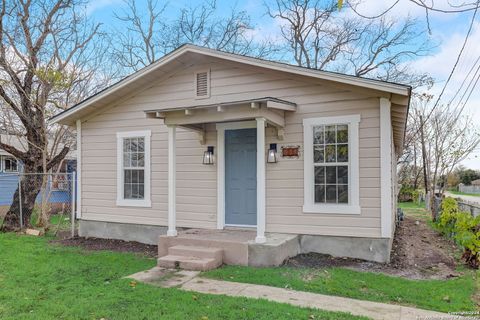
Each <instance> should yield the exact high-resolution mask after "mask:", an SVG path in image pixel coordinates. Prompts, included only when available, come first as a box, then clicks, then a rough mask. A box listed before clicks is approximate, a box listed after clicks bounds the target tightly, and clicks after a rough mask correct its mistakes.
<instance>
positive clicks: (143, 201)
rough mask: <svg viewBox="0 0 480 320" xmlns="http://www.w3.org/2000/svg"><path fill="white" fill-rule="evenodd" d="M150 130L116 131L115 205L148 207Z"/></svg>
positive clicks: (149, 202)
mask: <svg viewBox="0 0 480 320" xmlns="http://www.w3.org/2000/svg"><path fill="white" fill-rule="evenodd" d="M150 137H151V131H150V130H145V131H130V132H118V133H117V205H118V206H134V207H150V206H151V205H152V204H151V200H150V180H151V177H150Z"/></svg>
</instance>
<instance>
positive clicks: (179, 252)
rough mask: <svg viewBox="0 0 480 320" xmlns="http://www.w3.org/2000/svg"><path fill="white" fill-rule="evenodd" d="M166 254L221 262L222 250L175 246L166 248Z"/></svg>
mask: <svg viewBox="0 0 480 320" xmlns="http://www.w3.org/2000/svg"><path fill="white" fill-rule="evenodd" d="M168 254H169V255H172V256H185V257H195V258H207V259H216V260H220V261H222V260H223V259H222V258H223V250H222V249H220V248H210V247H200V246H185V245H177V246H173V247H170V248H168Z"/></svg>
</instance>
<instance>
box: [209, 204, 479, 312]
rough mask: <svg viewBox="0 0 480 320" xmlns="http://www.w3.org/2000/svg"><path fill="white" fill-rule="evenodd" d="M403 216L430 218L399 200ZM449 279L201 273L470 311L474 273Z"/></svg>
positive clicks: (342, 272)
mask: <svg viewBox="0 0 480 320" xmlns="http://www.w3.org/2000/svg"><path fill="white" fill-rule="evenodd" d="M399 207H400V208H402V209H403V210H404V212H405V214H406V215H408V216H410V217H412V216H413V217H415V218H417V219H425V220H426V221H427V222H428V221H430V220H431V218H430V215H429V214H428V212H427V211H426V210H425V204H424V203H420V204H417V203H413V202H404V203H399ZM462 271H464V273H465V274H464V275H463V276H462V277H459V278H455V279H451V280H409V279H404V278H400V277H393V276H387V275H383V274H378V273H369V272H360V271H353V270H349V269H344V268H325V269H313V268H289V267H281V268H250V267H237V266H225V267H223V268H220V269H217V270H212V271H209V272H206V273H203V276H205V277H208V278H214V279H223V280H228V281H236V282H245V283H254V284H263V285H269V286H274V287H281V288H285V287H286V288H292V289H295V290H300V291H309V292H316V293H322V294H328V295H336V296H343V297H350V298H356V299H362V300H370V301H378V302H386V303H394V304H402V305H407V306H414V307H418V308H422V309H429V310H436V311H442V312H449V311H473V310H476V304H475V302H474V301H473V295H474V294H475V291H476V287H477V286H476V284H475V282H476V281H477V280H476V276H475V272H474V271H471V270H462Z"/></svg>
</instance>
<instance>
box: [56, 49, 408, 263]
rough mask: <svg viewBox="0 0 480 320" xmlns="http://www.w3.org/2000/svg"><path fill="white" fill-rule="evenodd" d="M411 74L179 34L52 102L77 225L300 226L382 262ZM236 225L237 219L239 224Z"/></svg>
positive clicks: (316, 239) (89, 229)
mask: <svg viewBox="0 0 480 320" xmlns="http://www.w3.org/2000/svg"><path fill="white" fill-rule="evenodd" d="M409 100H410V87H408V86H404V85H399V84H394V83H387V82H382V81H376V80H370V79H363V78H359V77H354V76H349V75H344V74H337V73H332V72H324V71H317V70H310V69H306V68H301V67H297V66H291V65H287V64H282V63H276V62H270V61H265V60H260V59H254V58H250V57H245V56H240V55H235V54H230V53H224V52H220V51H216V50H212V49H206V48H201V47H197V46H193V45H184V46H182V47H180V48H178V49H177V50H175V51H173V52H172V53H170V54H168V55H166V56H165V57H163V58H162V59H160V60H159V61H157V62H155V63H153V64H152V65H150V66H148V67H146V68H144V69H142V70H140V71H138V72H136V73H134V74H132V75H131V76H129V77H127V78H125V79H124V80H122V81H120V82H118V83H116V84H115V85H113V86H111V87H109V88H107V89H106V90H104V91H102V92H100V93H98V94H96V95H94V96H92V97H90V98H89V99H87V100H85V101H83V102H82V103H80V104H78V105H76V106H74V107H72V108H70V109H68V110H66V111H65V112H62V113H61V114H58V115H57V116H55V117H54V118H53V120H52V121H54V122H57V123H61V124H65V125H69V126H72V127H76V130H77V139H78V147H77V148H78V159H77V162H78V180H79V190H78V195H79V199H78V212H77V215H78V217H79V218H80V234H81V235H83V236H91V237H93V236H94V237H104V238H119V239H125V240H137V241H141V242H146V243H155V244H156V243H157V242H158V237H159V235H166V236H165V237H174V238H175V237H178V234H179V233H181V231H182V230H186V229H189V228H195V229H202V230H204V229H206V230H219V229H220V230H227V231H229V230H233V231H234V230H236V229H239V230H245V229H247V230H252V231H254V232H255V237H254V239H252V241H251V242H252V244H253V243H257V244H262V243H268V241H269V237H270V236H272V235H278V234H283V235H285V234H287V235H297V236H299V238H296V239H297V240H296V241H298V248H297V249H296V250H297V252H309V251H316V252H321V253H331V254H335V255H345V256H353V257H359V258H364V259H371V260H376V261H387V260H388V259H389V252H390V247H391V242H392V237H393V234H394V227H395V212H396V206H395V202H396V201H395V199H396V187H395V186H396V185H397V184H396V182H395V173H396V160H397V157H398V155H399V154H400V153H401V152H402V147H403V138H404V130H405V123H406V117H407V113H408V106H409ZM233 231H232V232H233Z"/></svg>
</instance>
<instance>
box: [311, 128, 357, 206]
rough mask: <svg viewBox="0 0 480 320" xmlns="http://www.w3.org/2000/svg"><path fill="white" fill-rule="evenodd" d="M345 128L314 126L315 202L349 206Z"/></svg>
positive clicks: (346, 136) (347, 149)
mask: <svg viewBox="0 0 480 320" xmlns="http://www.w3.org/2000/svg"><path fill="white" fill-rule="evenodd" d="M348 154H349V146H348V125H346V124H336V125H325V126H323V125H319V126H313V157H314V159H313V162H314V169H315V170H314V174H315V177H314V184H315V188H314V190H315V191H314V192H315V194H314V201H315V203H335V204H338V203H340V204H348V201H349V199H348V184H349V182H348V176H349V164H348V161H349V155H348Z"/></svg>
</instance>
